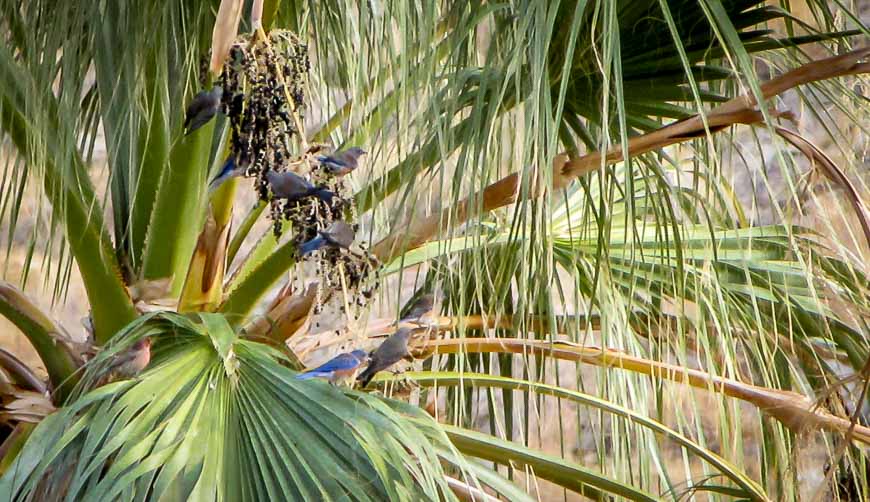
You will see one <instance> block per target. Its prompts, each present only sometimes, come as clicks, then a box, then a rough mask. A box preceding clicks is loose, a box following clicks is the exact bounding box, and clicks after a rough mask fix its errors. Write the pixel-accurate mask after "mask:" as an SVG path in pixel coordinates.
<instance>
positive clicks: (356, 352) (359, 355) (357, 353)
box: [350, 349, 369, 363]
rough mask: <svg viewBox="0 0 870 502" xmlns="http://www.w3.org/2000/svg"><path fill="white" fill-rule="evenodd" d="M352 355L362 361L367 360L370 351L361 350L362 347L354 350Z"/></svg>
mask: <svg viewBox="0 0 870 502" xmlns="http://www.w3.org/2000/svg"><path fill="white" fill-rule="evenodd" d="M350 355H352V356H353V357H355V358H356V360H357V361H359V362H361V363H364V362H366V360H367V359H368V358H369V354H368V352H366V351H364V350H360V349H357V350H354V351H353V352H351V353H350Z"/></svg>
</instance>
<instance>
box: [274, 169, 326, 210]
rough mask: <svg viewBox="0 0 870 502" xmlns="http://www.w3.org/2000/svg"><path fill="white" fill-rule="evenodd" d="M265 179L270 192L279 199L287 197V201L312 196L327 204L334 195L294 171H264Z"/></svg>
mask: <svg viewBox="0 0 870 502" xmlns="http://www.w3.org/2000/svg"><path fill="white" fill-rule="evenodd" d="M266 179H267V180H268V181H269V186H270V187H271V188H272V194H273V195H274V196H275V197H277V198H279V199H287V201H288V202H295V201H298V200H302V199H304V198H306V197H311V196H314V197H317V198H318V199H320V200H322V201H323V202H326V203H327V204H331V203H332V198H333V197H335V194H334V193H332V192H330V191H329V190H327V189H325V188H323V187H318V186H314V185H312V184H311V182H310V181H308V180H306V179H305V178H303V177H302V176H299V175H298V174H296V173H294V172H290V171H286V172H283V173H279V172H275V171H269V172H267V173H266Z"/></svg>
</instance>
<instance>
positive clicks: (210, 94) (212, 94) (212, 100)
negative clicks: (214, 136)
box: [184, 85, 224, 134]
mask: <svg viewBox="0 0 870 502" xmlns="http://www.w3.org/2000/svg"><path fill="white" fill-rule="evenodd" d="M223 95H224V90H223V88H222V87H221V86H219V85H216V86H214V87H213V88H212V89H211V90H210V91H202V92H200V93H199V94H197V95H196V96H194V98H193V101H191V102H190V105H188V107H187V111H186V112H185V114H184V129H185V131H187V132H185V134H190V133H192V132H193V131H195V130H197V129H199V128H200V127H202V126H204V125H206V124H207V123H208V121H209V120H211V119H213V118H214V116H215V115H217V112H218V110H219V109H220V105H221V98H223Z"/></svg>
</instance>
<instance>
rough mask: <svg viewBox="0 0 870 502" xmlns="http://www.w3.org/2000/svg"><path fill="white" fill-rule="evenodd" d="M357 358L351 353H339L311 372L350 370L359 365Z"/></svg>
mask: <svg viewBox="0 0 870 502" xmlns="http://www.w3.org/2000/svg"><path fill="white" fill-rule="evenodd" d="M359 364H360V363H359V360H358V359H357V358H356V357H354V356H353V355H352V354H340V355H337V356H335V357H333V358H332V359H330V360H329V361H327V362H325V363H323V364H321V365H320V366H318V367H316V368H314V369H313V370H311V371H312V372H319V373H329V372H333V371H341V370H345V371H346V370H351V369H354V368H356V367H357V366H359Z"/></svg>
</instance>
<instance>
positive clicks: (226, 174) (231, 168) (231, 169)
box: [208, 156, 245, 192]
mask: <svg viewBox="0 0 870 502" xmlns="http://www.w3.org/2000/svg"><path fill="white" fill-rule="evenodd" d="M243 174H245V166H244V165H239V164H237V163H236V158H235V157H233V156H230V157H229V158H228V159H227V161H226V162H224V165H223V167H222V168H221V172H219V173H218V175H217V176H215V178H214V179H213V180H212V181H211V183H209V185H208V190H209V192H214V191H215V190H217V189H218V188H220V186H221V185H223V184H224V182H225V181H227V180H228V179H230V178H235V177H237V176H242V175H243Z"/></svg>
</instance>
